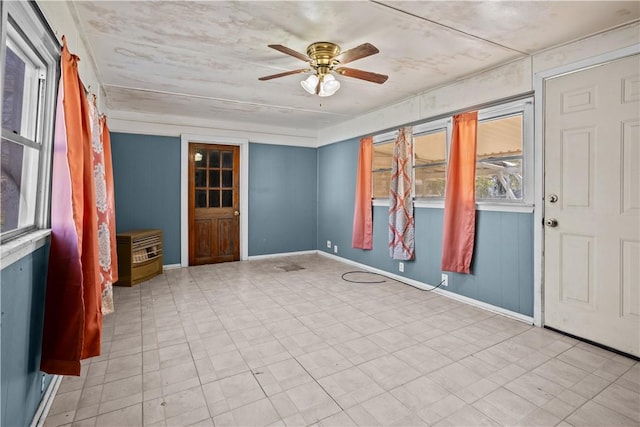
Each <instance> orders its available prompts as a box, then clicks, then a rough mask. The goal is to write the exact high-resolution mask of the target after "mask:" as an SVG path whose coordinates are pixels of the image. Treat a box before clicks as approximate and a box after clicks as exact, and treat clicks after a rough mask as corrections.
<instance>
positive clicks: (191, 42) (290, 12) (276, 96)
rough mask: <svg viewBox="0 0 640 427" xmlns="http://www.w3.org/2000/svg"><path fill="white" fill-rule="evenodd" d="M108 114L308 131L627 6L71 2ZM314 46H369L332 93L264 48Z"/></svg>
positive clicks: (623, 17) (517, 53)
mask: <svg viewBox="0 0 640 427" xmlns="http://www.w3.org/2000/svg"><path fill="white" fill-rule="evenodd" d="M70 7H72V8H73V9H74V10H75V13H76V16H77V18H78V20H79V26H80V28H81V31H82V32H83V33H84V36H85V39H86V41H87V43H88V45H89V49H90V50H91V51H92V53H93V56H94V58H95V61H96V64H97V67H98V72H99V75H100V77H101V79H102V83H103V85H104V89H105V91H106V94H107V107H108V108H109V109H110V110H116V111H131V112H143V113H155V114H170V115H179V116H186V117H195V118H204V119H211V120H216V121H224V120H229V121H234V122H248V123H252V124H264V125H273V126H284V127H291V128H298V129H320V128H323V127H325V126H329V125H333V124H337V123H339V122H342V121H345V120H348V119H350V118H353V117H356V116H358V115H361V114H363V113H366V112H369V111H372V110H375V109H377V108H380V107H383V106H386V105H389V104H393V103H395V102H398V101H400V100H403V99H406V98H408V97H410V96H412V95H415V94H417V93H420V92H423V91H425V90H427V89H429V88H432V87H435V86H440V85H442V84H444V83H446V82H449V81H453V80H456V79H459V78H461V77H463V76H466V75H469V74H473V73H476V72H478V71H481V70H484V69H488V68H491V67H494V66H496V65H498V64H501V63H505V62H508V61H512V60H515V59H518V58H522V57H525V56H527V55H530V54H532V53H534V52H537V51H540V50H542V49H545V48H548V47H551V46H555V45H558V44H561V43H565V42H568V41H571V40H575V39H577V38H581V37H585V36H588V35H591V34H594V33H597V32H600V31H604V30H607V29H610V28H612V27H616V26H619V25H622V24H625V23H628V22H631V21H634V20H637V19H638V17H639V15H640V2H637V1H586V2H565V1H559V2H552V1H531V2H529V1H508V2H497V1H471V2H461V1H406V2H368V1H347V2H345V1H305V2H298V1H258V2H245V1H241V2H237V1H234V2H231V1H209V2H208V1H205V2H190V1H171V2H151V1H137V2H119V1H116V2H107V1H78V2H72V3H71V4H70ZM316 41H331V42H334V43H337V44H339V45H340V46H341V47H342V49H343V50H347V49H350V48H352V47H355V46H357V45H360V44H362V43H365V42H369V43H372V44H373V45H375V46H376V47H377V48H378V49H380V53H379V54H377V55H374V56H371V57H368V58H364V59H361V60H358V61H354V62H353V63H350V64H349V67H352V68H358V69H363V70H367V71H374V72H377V73H382V74H387V75H389V80H388V81H387V82H386V83H385V84H383V85H378V84H374V83H368V82H364V81H360V80H357V79H352V78H348V77H338V79H339V80H340V81H341V83H342V87H341V89H340V90H339V91H338V93H337V94H336V95H334V96H332V97H328V98H320V97H317V96H315V95H309V94H307V93H306V92H305V91H304V90H303V89H302V87H300V83H299V82H300V80H302V79H303V78H304V77H306V75H292V76H287V77H283V78H280V79H275V80H270V81H264V82H262V81H258V77H261V76H265V75H269V74H275V73H279V72H282V71H287V70H293V69H298V68H304V67H305V63H304V62H302V61H300V60H298V59H296V58H293V57H291V56H288V55H284V54H282V53H280V52H277V51H275V50H273V49H270V48H268V47H267V45H268V44H283V45H285V46H288V47H290V48H291V49H294V50H297V51H299V52H303V53H304V52H306V47H307V46H308V45H309V44H310V43H312V42H316Z"/></svg>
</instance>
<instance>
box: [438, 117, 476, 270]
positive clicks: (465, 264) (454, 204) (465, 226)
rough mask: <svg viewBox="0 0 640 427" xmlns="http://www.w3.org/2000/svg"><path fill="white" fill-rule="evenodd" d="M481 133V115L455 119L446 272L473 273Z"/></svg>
mask: <svg viewBox="0 0 640 427" xmlns="http://www.w3.org/2000/svg"><path fill="white" fill-rule="evenodd" d="M477 130H478V112H477V111H475V112H472V113H463V114H458V115H456V116H454V117H453V135H452V137H451V151H450V153H449V165H448V172H447V186H446V192H445V199H444V225H443V236H442V270H443V271H453V272H458V273H467V274H470V273H471V259H472V256H473V244H474V239H475V232H476V184H475V179H476V142H477Z"/></svg>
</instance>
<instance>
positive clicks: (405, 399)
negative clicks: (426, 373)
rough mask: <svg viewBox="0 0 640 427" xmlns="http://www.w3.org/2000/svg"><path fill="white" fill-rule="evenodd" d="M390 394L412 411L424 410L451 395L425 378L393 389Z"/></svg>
mask: <svg viewBox="0 0 640 427" xmlns="http://www.w3.org/2000/svg"><path fill="white" fill-rule="evenodd" d="M390 393H391V394H392V395H393V397H395V398H396V399H398V400H399V401H400V402H401V403H402V404H403V405H404V406H406V407H408V408H410V409H413V410H414V411H418V410H420V409H422V408H425V407H427V406H429V405H431V404H433V403H435V402H437V401H439V400H442V399H444V398H445V397H447V396H449V395H450V394H451V393H450V392H449V391H448V390H446V389H445V388H444V387H442V386H441V385H439V384H438V383H436V382H434V381H433V380H431V379H429V378H427V377H419V378H417V379H415V380H413V381H410V382H408V383H406V384H404V385H401V386H399V387H396V388H394V389H393V390H391V392H390Z"/></svg>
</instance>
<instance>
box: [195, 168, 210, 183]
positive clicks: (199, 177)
mask: <svg viewBox="0 0 640 427" xmlns="http://www.w3.org/2000/svg"><path fill="white" fill-rule="evenodd" d="M205 171H206V170H205V169H196V176H195V184H196V187H206V186H207V181H206V179H207V175H206V174H205Z"/></svg>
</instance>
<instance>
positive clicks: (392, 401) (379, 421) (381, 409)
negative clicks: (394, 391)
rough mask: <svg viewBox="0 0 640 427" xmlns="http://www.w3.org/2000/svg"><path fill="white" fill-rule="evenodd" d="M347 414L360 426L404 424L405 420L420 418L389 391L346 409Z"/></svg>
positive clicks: (407, 423)
mask: <svg viewBox="0 0 640 427" xmlns="http://www.w3.org/2000/svg"><path fill="white" fill-rule="evenodd" d="M346 413H347V415H349V417H350V418H351V419H353V420H354V421H355V422H356V424H357V425H361V426H405V425H416V424H415V423H410V422H407V421H408V420H410V419H413V420H414V421H417V420H420V419H419V418H417V417H416V415H415V414H414V412H413V411H411V410H410V409H409V408H407V407H406V406H404V405H403V404H402V403H401V402H400V401H399V400H398V399H396V398H395V397H393V396H392V395H391V394H389V393H384V394H381V395H379V396H376V397H374V398H373V399H370V400H368V401H366V402H364V403H362V404H360V405H358V406H354V407H353V408H350V409H347V410H346Z"/></svg>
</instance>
